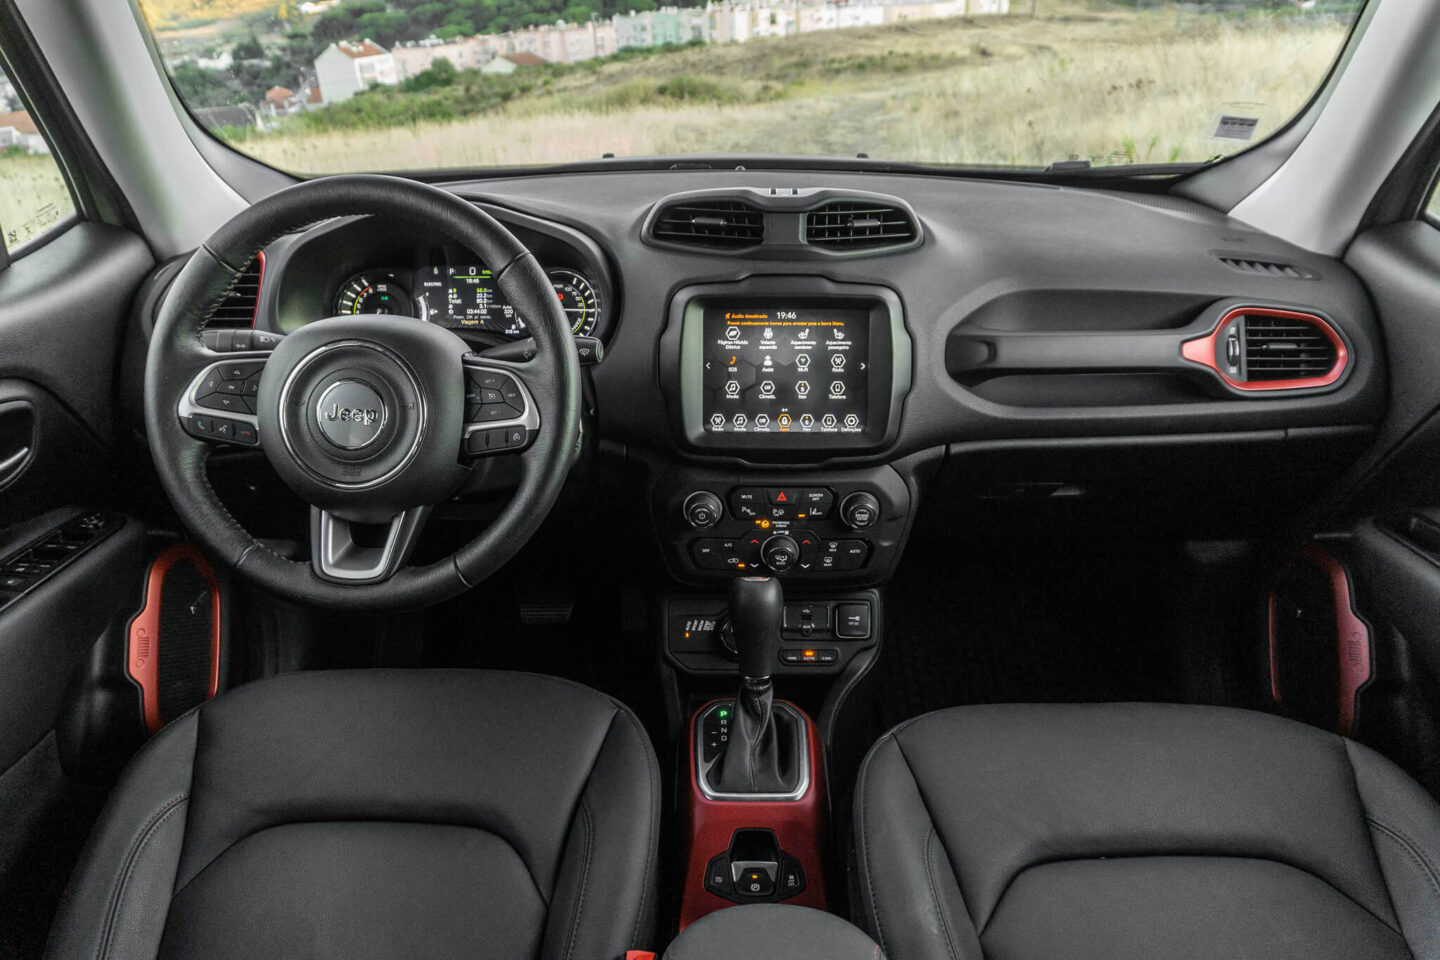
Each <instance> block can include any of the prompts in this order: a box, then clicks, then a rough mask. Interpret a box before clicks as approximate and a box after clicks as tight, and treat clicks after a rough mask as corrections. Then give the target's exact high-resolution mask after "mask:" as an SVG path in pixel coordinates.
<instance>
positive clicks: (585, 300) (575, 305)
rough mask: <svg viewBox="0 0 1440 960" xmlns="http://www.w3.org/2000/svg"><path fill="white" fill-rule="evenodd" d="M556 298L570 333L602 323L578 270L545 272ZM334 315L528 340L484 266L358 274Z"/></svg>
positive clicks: (587, 332)
mask: <svg viewBox="0 0 1440 960" xmlns="http://www.w3.org/2000/svg"><path fill="white" fill-rule="evenodd" d="M546 274H547V275H548V276H549V277H550V283H551V285H552V286H553V287H554V288H555V296H557V297H558V298H559V299H560V307H561V309H563V310H564V311H565V316H566V317H567V318H568V319H569V321H570V330H571V332H572V333H575V334H581V335H586V336H588V335H590V334H592V333H593V332H594V331H595V325H596V323H597V321H598V320H599V318H600V298H599V296H598V295H597V294H596V293H595V287H594V286H593V285H592V284H591V283H590V281H589V280H588V279H586V278H585V277H584V276H583V275H582V274H580V273H577V272H576V271H574V270H567V269H560V268H556V269H552V270H547V271H546ZM335 311H336V312H337V313H339V314H341V315H355V314H367V313H380V314H392V315H395V316H409V317H417V318H419V319H421V320H424V321H426V322H428V323H434V324H438V325H440V326H442V327H449V328H451V329H453V330H476V331H483V332H485V333H492V334H495V335H496V336H500V337H508V338H516V337H524V336H528V334H527V333H526V331H525V320H524V318H523V317H521V316H520V315H519V314H517V313H516V312H515V307H514V306H512V305H511V303H510V301H509V299H508V298H506V296H505V295H504V294H503V293H501V292H500V286H499V284H497V283H496V282H495V277H494V275H493V274H492V273H491V272H490V271H489V270H488V269H486V268H485V267H468V266H444V267H421V268H420V269H418V270H415V271H413V272H411V271H405V272H401V271H397V270H374V271H368V272H366V273H361V274H356V275H355V276H353V277H351V278H350V279H349V280H348V281H346V283H345V284H344V285H343V286H342V287H341V288H340V290H339V292H338V293H337V294H336V297H335Z"/></svg>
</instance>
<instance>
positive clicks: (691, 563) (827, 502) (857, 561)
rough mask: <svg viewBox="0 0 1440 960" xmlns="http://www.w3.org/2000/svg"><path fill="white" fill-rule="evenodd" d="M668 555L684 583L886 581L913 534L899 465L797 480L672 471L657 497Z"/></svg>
mask: <svg viewBox="0 0 1440 960" xmlns="http://www.w3.org/2000/svg"><path fill="white" fill-rule="evenodd" d="M654 509H655V514H656V525H657V527H658V529H659V531H660V534H661V542H662V544H663V546H664V549H665V553H666V558H667V561H668V562H669V564H670V566H671V567H672V570H673V572H675V573H676V574H677V576H678V577H679V578H680V579H682V580H696V581H710V580H718V579H721V578H728V577H734V576H747V575H753V574H762V575H763V574H770V575H775V576H779V577H783V578H786V579H787V580H788V579H795V580H801V581H803V580H816V581H822V580H823V581H824V582H827V583H830V582H834V583H838V584H846V585H850V584H860V583H875V582H880V581H882V580H884V579H885V578H886V577H888V575H889V573H890V571H891V569H893V566H894V563H895V561H896V559H898V554H899V549H900V546H901V544H902V542H903V539H904V536H905V533H906V531H907V529H908V523H909V515H910V493H909V489H908V487H907V486H906V484H905V483H904V481H903V480H902V479H901V478H900V476H899V474H897V473H896V472H895V471H894V470H893V469H891V468H889V467H877V468H874V469H870V470H862V471H854V472H849V473H844V474H824V475H819V474H816V475H807V476H806V478H805V479H804V480H803V481H801V482H798V483H797V482H794V481H793V479H791V478H783V477H777V478H764V477H745V476H720V475H711V474H708V473H706V472H702V471H681V470H676V471H674V472H672V473H669V474H666V475H664V476H662V477H661V478H660V479H659V481H658V482H657V485H656V489H655V493H654Z"/></svg>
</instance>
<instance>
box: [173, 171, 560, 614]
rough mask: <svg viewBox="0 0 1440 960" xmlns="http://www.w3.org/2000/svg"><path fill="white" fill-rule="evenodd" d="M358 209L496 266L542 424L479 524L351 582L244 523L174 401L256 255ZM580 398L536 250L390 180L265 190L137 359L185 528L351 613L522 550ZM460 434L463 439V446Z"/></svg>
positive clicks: (470, 574) (402, 605)
mask: <svg viewBox="0 0 1440 960" xmlns="http://www.w3.org/2000/svg"><path fill="white" fill-rule="evenodd" d="M364 215H370V216H376V217H380V218H384V219H387V220H397V221H407V222H410V223H416V224H419V225H421V226H424V227H426V228H427V229H429V230H432V231H434V232H435V233H436V234H439V235H441V236H443V237H445V238H446V239H448V240H450V241H453V242H454V243H456V244H459V245H460V246H462V247H464V248H465V249H467V250H469V251H470V252H471V253H473V254H475V255H476V256H477V257H479V258H480V262H481V263H484V264H486V265H487V266H489V267H490V268H491V270H492V273H493V275H494V276H495V278H496V283H497V284H498V286H499V288H500V290H501V292H502V293H503V294H504V295H505V296H506V297H507V298H508V299H509V301H510V302H511V303H512V304H514V306H515V309H516V311H517V312H518V313H519V314H520V315H522V316H524V317H525V318H526V322H527V326H528V332H529V333H530V335H531V336H533V337H534V339H535V345H536V350H535V357H534V359H533V360H531V361H529V362H528V363H527V364H525V365H524V381H525V384H526V386H527V387H528V388H529V390H530V393H531V395H532V396H533V398H534V401H535V404H536V406H537V408H538V410H539V414H540V423H541V426H540V429H539V430H538V433H537V434H536V436H535V439H534V442H533V444H532V445H531V446H530V448H529V449H528V450H527V451H526V452H525V454H524V455H523V456H522V463H523V464H524V467H523V469H522V471H521V473H522V477H521V480H520V483H519V486H518V487H517V489H516V491H515V494H514V496H513V497H512V498H511V501H510V503H509V504H508V505H507V506H506V508H505V509H504V511H503V512H502V513H501V514H500V516H499V517H498V518H497V519H496V520H495V522H494V523H492V524H490V526H488V527H487V528H486V529H485V531H484V532H482V533H481V534H480V535H479V536H477V537H475V538H474V539H473V540H471V541H470V542H469V543H467V544H465V545H464V546H462V547H461V548H460V549H459V550H457V551H456V552H455V553H453V554H452V555H450V556H449V557H447V558H445V559H443V560H440V561H437V562H435V563H431V564H429V565H427V566H418V567H411V566H405V567H401V568H400V569H399V570H398V571H397V572H396V573H395V574H394V575H393V576H392V577H390V578H389V579H387V580H384V581H383V582H379V583H361V584H345V583H337V582H335V581H333V580H329V579H326V578H323V577H321V576H320V575H319V574H317V573H316V571H315V570H314V569H313V567H312V566H311V564H310V563H308V562H299V561H294V560H290V559H287V558H285V557H282V556H280V555H279V554H277V553H275V552H273V551H271V550H270V549H268V548H267V547H266V546H265V545H264V544H262V543H261V542H260V541H259V540H257V539H256V538H255V537H254V536H252V535H251V534H250V533H249V531H247V530H246V529H245V528H244V527H243V526H241V524H240V523H239V522H238V521H237V520H236V519H235V518H234V517H233V516H232V515H231V514H230V512H229V511H228V510H227V509H226V507H225V505H224V504H223V503H222V502H221V501H220V498H219V497H218V496H217V495H216V493H215V491H214V489H213V488H212V487H211V485H210V482H209V479H208V477H207V475H206V461H207V460H208V457H209V453H210V449H211V448H210V446H209V445H208V444H207V443H205V442H204V441H201V440H197V439H194V438H192V437H191V436H189V435H188V434H187V433H186V432H185V431H184V430H183V429H182V427H181V423H180V419H179V415H178V413H177V410H178V404H179V401H180V399H181V398H182V397H183V396H184V395H185V394H186V391H187V390H188V388H189V386H190V382H191V380H192V378H193V377H194V375H195V372H196V371H197V370H198V369H203V367H204V365H205V364H207V363H214V362H216V361H219V360H224V355H223V354H218V353H214V352H212V351H210V350H208V349H206V348H205V347H204V346H202V344H201V339H200V334H201V331H202V330H203V329H204V326H205V323H206V321H207V319H208V318H209V316H210V314H211V313H212V312H213V311H214V309H215V307H216V306H217V305H218V304H219V303H220V302H221V301H222V300H223V299H224V298H225V296H226V295H227V294H228V292H229V290H230V289H231V287H232V286H233V284H234V283H235V280H236V278H237V277H238V276H239V275H240V273H241V271H242V270H243V269H244V268H245V266H246V264H248V263H249V261H250V260H251V259H253V257H254V256H255V254H256V252H257V251H259V250H261V249H263V248H264V247H265V246H267V245H269V244H270V243H272V242H273V241H275V240H277V239H279V238H280V237H282V236H284V235H286V234H288V233H292V232H295V231H297V230H299V229H301V228H304V227H306V226H309V225H311V224H314V223H316V222H319V221H322V220H327V219H332V218H336V217H345V216H364ZM396 319H397V320H398V322H406V321H404V320H403V319H400V318H396ZM415 322H420V321H415ZM457 339H458V338H457ZM422 386H423V385H422ZM262 389H263V384H262ZM580 403H581V387H580V366H579V361H578V360H577V358H576V354H575V351H574V349H573V348H572V346H571V334H570V329H569V324H568V322H567V319H566V317H565V314H564V311H563V310H562V309H561V306H560V302H559V300H558V299H557V298H556V297H555V295H554V290H553V288H552V286H551V284H550V281H549V278H548V277H546V275H545V271H544V270H543V269H542V268H541V267H540V265H539V263H538V262H537V261H536V260H535V258H534V256H533V255H532V254H531V253H530V252H529V251H528V250H527V249H526V248H525V247H524V246H523V245H522V244H521V243H520V242H519V241H518V240H516V239H515V237H514V236H513V235H512V234H511V233H510V231H509V230H507V229H506V228H505V227H504V226H503V225H502V224H500V223H499V222H498V221H497V220H495V218H494V217H492V216H490V215H489V214H488V213H486V212H485V211H483V210H481V209H479V208H478V207H475V206H474V205H472V204H471V203H470V202H468V201H466V200H462V199H461V198H459V197H457V196H455V195H454V194H451V193H448V192H446V191H444V190H441V189H439V188H438V187H433V186H430V185H427V184H422V183H419V182H417V181H412V180H405V179H401V178H398V177H385V176H374V175H355V176H336V177H327V178H322V179H317V180H311V181H308V182H305V183H301V184H298V185H296V186H293V187H289V188H286V189H284V190H281V191H279V192H277V193H275V194H272V195H270V196H269V197H266V198H265V199H263V200H260V201H259V202H257V203H255V204H254V205H252V206H251V207H249V208H248V209H247V210H245V211H244V212H242V213H240V214H239V215H238V216H236V217H235V218H234V219H232V220H230V221H229V222H228V223H226V224H225V225H223V226H222V227H220V229H219V230H217V231H216V232H215V233H214V234H212V235H211V237H210V238H209V239H208V240H206V241H205V242H204V243H203V244H202V245H201V246H200V248H199V249H198V250H196V251H195V253H194V254H193V255H192V256H191V257H190V260H189V261H188V262H187V263H186V264H185V266H184V268H183V269H182V270H181V271H180V273H179V275H178V276H177V277H176V278H175V281H174V283H173V284H172V285H171V287H170V290H169V292H168V293H167V294H166V296H165V300H164V303H163V304H162V305H161V308H160V310H159V313H158V315H157V317H156V321H155V329H154V332H153V334H152V337H151V340H150V349H149V353H148V355H147V357H146V366H145V398H144V406H145V427H146V433H147V435H148V439H149V444H150V449H151V453H152V456H153V458H154V461H155V467H156V470H157V472H158V474H159V479H160V483H161V485H162V487H163V488H164V490H165V493H166V495H167V496H168V497H169V499H170V502H171V503H172V504H173V505H174V507H175V510H176V512H177V513H178V514H179V515H180V519H181V520H182V522H183V523H184V524H185V526H186V527H187V528H188V529H189V530H190V531H191V533H192V535H193V536H194V537H195V538H196V539H197V540H198V541H200V543H201V544H202V545H203V546H205V547H206V548H207V549H208V550H209V551H210V552H211V554H212V555H213V557H214V558H215V559H216V560H218V561H219V562H220V563H222V564H224V565H225V566H227V567H229V568H231V569H233V570H234V571H235V572H236V574H237V575H239V576H240V577H242V578H244V579H246V580H249V581H250V582H252V583H254V584H256V585H257V586H259V587H261V588H262V589H264V590H267V591H269V592H271V593H273V594H276V595H278V596H281V597H283V598H285V599H287V600H292V601H295V602H298V603H301V604H309V605H318V606H323V607H329V608H340V609H344V610H346V611H350V612H391V611H399V610H406V609H414V608H418V607H423V606H429V605H431V604H434V603H438V602H440V601H442V600H445V599H448V598H450V597H453V596H455V595H457V594H460V593H462V592H464V591H466V590H469V589H470V588H472V587H474V586H475V585H476V584H478V583H480V582H481V581H483V580H485V579H486V578H487V577H489V576H490V575H492V574H493V573H494V572H495V571H496V570H498V569H499V568H500V567H501V566H503V565H504V564H505V563H506V562H507V561H508V560H510V559H511V558H512V557H513V556H514V555H515V554H516V553H517V552H519V550H520V548H521V547H523V546H524V545H525V543H526V542H527V541H529V539H530V537H531V536H532V535H533V534H534V533H535V531H536V529H537V528H538V527H539V526H540V523H541V522H542V521H543V520H544V518H545V517H546V516H547V515H548V513H549V512H550V509H551V507H553V506H554V504H555V501H556V499H557V497H558V496H559V494H560V491H561V488H562V487H563V485H564V482H565V478H566V475H567V473H568V472H569V469H570V466H571V463H572V462H573V459H574V456H575V452H576V448H577V444H578V438H579V430H580ZM263 439H264V438H262V440H263ZM267 442H268V441H267ZM459 443H460V438H459V437H458V436H457V437H456V444H457V446H456V450H457V456H458V451H459ZM267 452H268V451H267Z"/></svg>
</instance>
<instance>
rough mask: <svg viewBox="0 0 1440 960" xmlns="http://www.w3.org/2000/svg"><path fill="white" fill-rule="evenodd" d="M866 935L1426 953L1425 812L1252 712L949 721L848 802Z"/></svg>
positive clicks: (983, 945)
mask: <svg viewBox="0 0 1440 960" xmlns="http://www.w3.org/2000/svg"><path fill="white" fill-rule="evenodd" d="M855 821H856V822H855V829H856V855H857V859H858V864H857V865H858V885H859V888H860V892H861V899H862V901H863V904H864V911H865V920H866V922H867V924H868V925H869V927H870V932H871V933H872V935H873V936H874V937H875V938H876V940H877V941H878V942H879V943H880V945H881V946H882V948H883V949H884V950H885V952H886V953H887V955H890V956H895V957H905V958H907V960H980V958H987V960H993V958H1022V957H1023V958H1027V960H1060V958H1064V960H1102V958H1103V960H1141V958H1144V960H1152V958H1155V957H1165V958H1168V960H1202V958H1204V960H1213V958H1215V957H1265V958H1267V960H1291V958H1293V960H1301V958H1303V960H1331V958H1334V960H1339V958H1347V960H1348V958H1354V957H1366V958H1367V960H1391V958H1394V960H1401V958H1403V960H1410V958H1411V957H1414V958H1436V957H1440V805H1437V803H1436V802H1435V800H1434V799H1433V798H1431V797H1430V795H1429V794H1427V793H1426V792H1425V791H1424V790H1423V789H1422V788H1421V787H1420V786H1419V785H1418V784H1416V783H1415V782H1414V781H1412V780H1411V779H1410V778H1408V777H1407V776H1406V775H1405V774H1404V773H1402V772H1401V771H1400V770H1399V769H1398V768H1397V767H1395V766H1394V765H1393V764H1392V763H1390V762H1389V761H1388V760H1385V759H1384V758H1383V757H1381V756H1380V755H1379V754H1377V753H1376V752H1374V751H1373V750H1370V749H1368V748H1366V747H1364V746H1361V745H1360V744H1358V743H1355V742H1353V741H1350V740H1345V739H1342V738H1340V737H1337V736H1335V735H1333V734H1330V733H1326V732H1324V731H1321V730H1318V729H1316V728H1313V727H1308V726H1304V725H1302V724H1299V723H1295V722H1292V721H1289V720H1285V719H1283V718H1280V717H1275V716H1271V715H1269V714H1263V713H1256V712H1251V711H1244V710H1234V709H1228V708H1219V707H1195V706H1183V705H1166V704H1074V705H1060V704H1054V705H1029V706H1025V705H1001V706H974V707H959V708H954V709H949V710H942V711H939V712H937V713H932V714H928V715H926V716H923V717H920V718H918V719H916V720H912V721H910V722H908V723H906V724H903V725H901V726H900V727H897V728H896V729H895V730H893V731H892V732H890V733H889V734H887V735H886V736H885V737H883V738H882V739H881V740H880V741H879V742H878V743H877V744H876V745H875V746H874V747H873V748H872V749H871V751H870V753H869V755H868V757H867V758H866V761H865V764H864V766H863V767H862V769H861V772H860V777H859V782H858V785H857V796H856V817H855Z"/></svg>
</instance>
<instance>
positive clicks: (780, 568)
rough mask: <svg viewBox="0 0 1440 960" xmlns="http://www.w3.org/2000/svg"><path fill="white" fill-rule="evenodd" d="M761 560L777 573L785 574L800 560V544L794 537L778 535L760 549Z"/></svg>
mask: <svg viewBox="0 0 1440 960" xmlns="http://www.w3.org/2000/svg"><path fill="white" fill-rule="evenodd" d="M760 559H761V560H764V561H765V566H767V567H769V568H770V569H771V570H772V571H774V572H775V573H785V572H787V571H789V569H790V568H791V567H793V566H795V563H796V561H798V560H799V559H800V544H798V543H796V542H795V540H794V538H793V537H787V536H786V535H785V534H783V533H781V534H776V535H775V536H773V537H771V538H770V539H768V540H766V541H765V543H764V545H763V546H761V547H760Z"/></svg>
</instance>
